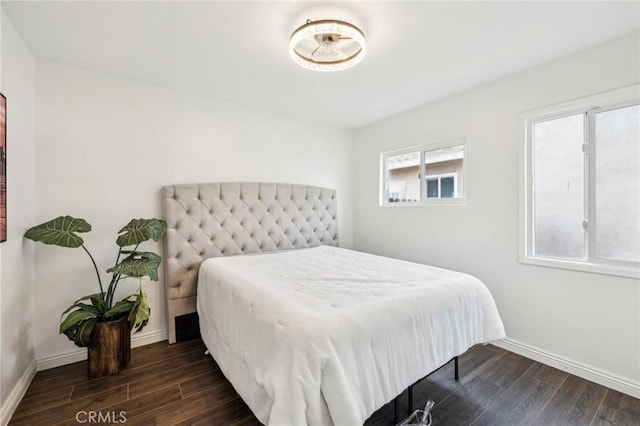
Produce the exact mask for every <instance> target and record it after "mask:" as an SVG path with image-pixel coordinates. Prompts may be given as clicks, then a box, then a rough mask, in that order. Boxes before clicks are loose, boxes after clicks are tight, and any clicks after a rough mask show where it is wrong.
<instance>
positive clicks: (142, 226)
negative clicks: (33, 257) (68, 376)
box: [24, 216, 167, 377]
mask: <svg viewBox="0 0 640 426" xmlns="http://www.w3.org/2000/svg"><path fill="white" fill-rule="evenodd" d="M166 229H167V224H166V222H165V221H164V220H161V219H132V220H131V221H130V222H129V223H128V224H127V225H126V226H125V227H123V228H122V229H120V231H118V238H117V239H116V244H117V245H118V255H117V257H116V262H115V265H114V266H113V267H111V268H109V269H107V272H108V273H111V281H110V282H109V286H108V287H107V289H106V291H105V289H104V287H103V286H102V280H101V279H100V272H99V271H98V266H97V265H96V262H95V260H94V258H93V256H92V255H91V253H90V252H89V250H88V249H87V247H85V245H84V240H83V239H82V237H80V236H79V235H78V234H79V233H84V232H89V231H91V225H90V224H89V223H88V222H87V221H86V220H84V219H79V218H75V217H71V216H60V217H57V218H55V219H53V220H50V221H48V222H45V223H43V224H40V225H37V226H34V227H32V228H30V229H28V230H27V232H26V233H25V235H24V236H25V237H26V238H28V239H30V240H33V241H39V242H41V243H44V244H52V245H56V246H60V247H69V248H78V247H82V249H83V250H84V251H85V253H87V255H88V256H89V258H90V259H91V263H93V268H94V269H95V272H96V276H97V278H98V285H99V287H100V292H98V293H94V294H89V295H87V296H83V297H81V298H79V299H78V300H76V301H75V302H73V304H72V305H71V306H69V308H68V309H67V310H66V311H64V312H63V313H62V315H61V317H60V321H61V323H60V333H61V334H62V333H64V334H65V335H66V336H67V337H68V338H69V340H71V341H72V342H74V343H75V344H76V345H77V346H80V347H87V348H88V375H89V377H99V376H104V375H109V374H117V373H119V372H120V370H122V369H123V368H124V367H125V366H126V365H127V362H128V361H129V359H130V356H131V330H134V332H138V331H140V330H142V329H143V327H144V326H145V325H147V322H148V321H149V315H150V310H149V305H148V304H147V296H146V294H145V293H144V292H143V291H142V283H140V285H139V286H138V290H137V291H136V292H135V293H134V294H132V295H130V296H127V297H125V298H124V299H122V300H119V301H115V302H114V295H115V292H116V289H117V287H118V284H119V283H120V282H121V281H122V280H124V279H126V278H142V277H149V278H150V279H151V280H153V281H157V280H158V267H159V266H160V261H161V257H160V256H159V255H157V254H156V253H153V252H150V251H138V247H139V245H140V244H142V243H144V242H146V241H149V240H153V241H159V240H160V238H161V237H162V235H163V234H164V233H165V231H166Z"/></svg>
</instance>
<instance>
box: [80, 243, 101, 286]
mask: <svg viewBox="0 0 640 426" xmlns="http://www.w3.org/2000/svg"><path fill="white" fill-rule="evenodd" d="M82 248H83V249H84V251H85V252H86V253H87V254H88V255H89V258H90V259H91V263H93V268H94V269H95V270H96V275H97V276H98V284H100V293H101V294H102V297H103V298H104V289H103V288H102V280H101V279H100V271H98V265H96V261H95V260H94V259H93V256H91V253H89V250H87V248H86V247H85V246H84V244H82Z"/></svg>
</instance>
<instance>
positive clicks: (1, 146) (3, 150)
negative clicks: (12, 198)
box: [0, 93, 7, 243]
mask: <svg viewBox="0 0 640 426" xmlns="http://www.w3.org/2000/svg"><path fill="white" fill-rule="evenodd" d="M5 241H7V98H5V97H4V95H3V94H2V93H0V243H3V242H5Z"/></svg>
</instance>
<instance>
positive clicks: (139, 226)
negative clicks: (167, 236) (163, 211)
mask: <svg viewBox="0 0 640 426" xmlns="http://www.w3.org/2000/svg"><path fill="white" fill-rule="evenodd" d="M166 230H167V222H165V221H164V220H162V219H131V222H129V223H128V224H127V226H125V227H124V228H122V229H121V230H119V231H118V234H120V235H119V236H118V239H117V240H116V243H117V244H118V245H119V246H120V247H127V246H134V245H138V244H141V243H143V242H145V241H148V240H153V241H159V240H160V238H162V235H163V234H164V232H165V231H166Z"/></svg>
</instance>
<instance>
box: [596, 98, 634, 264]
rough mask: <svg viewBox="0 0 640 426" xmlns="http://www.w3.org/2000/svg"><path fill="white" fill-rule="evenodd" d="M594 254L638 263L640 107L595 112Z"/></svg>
mask: <svg viewBox="0 0 640 426" xmlns="http://www.w3.org/2000/svg"><path fill="white" fill-rule="evenodd" d="M595 139H596V147H595V148H596V149H595V154H596V173H595V217H596V227H597V229H596V231H597V232H596V235H595V237H596V254H597V256H599V257H604V258H607V259H617V260H625V261H632V262H640V176H639V175H638V170H640V106H639V105H633V106H628V107H624V108H617V109H612V110H609V111H603V112H600V113H596V114H595Z"/></svg>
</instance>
